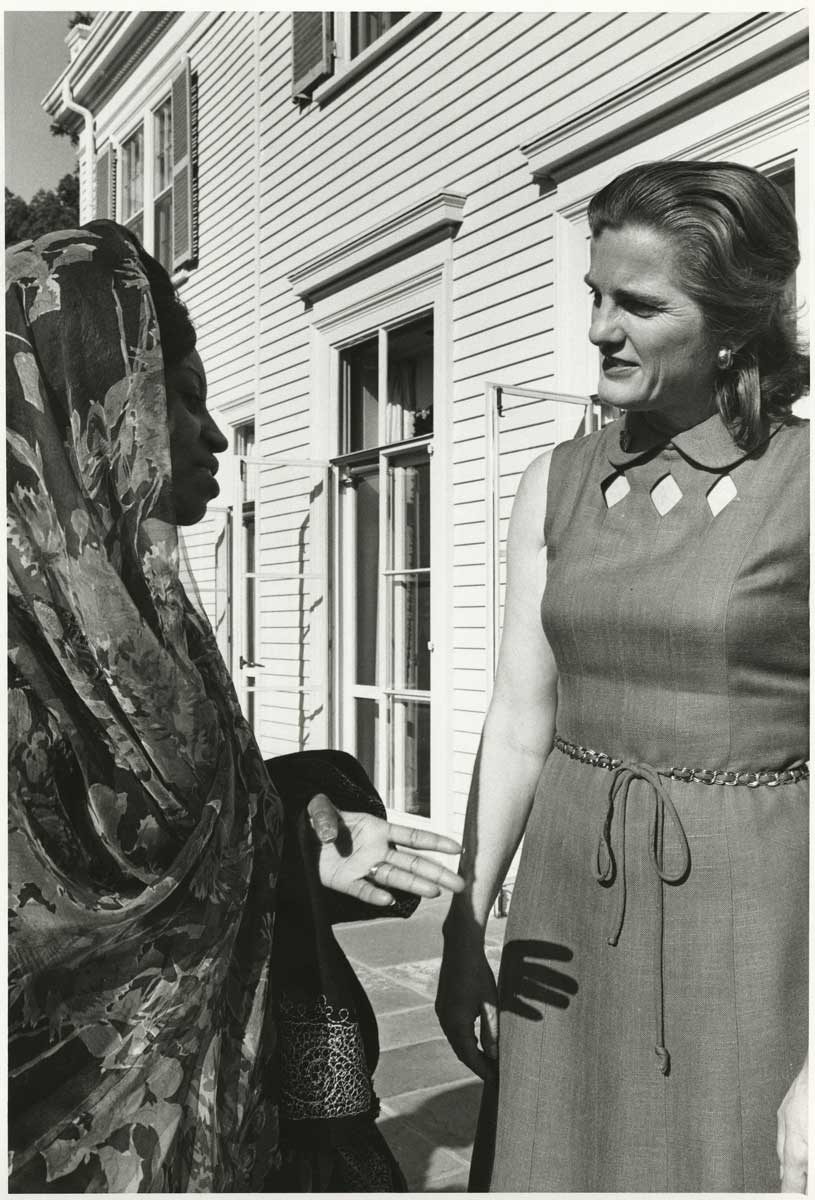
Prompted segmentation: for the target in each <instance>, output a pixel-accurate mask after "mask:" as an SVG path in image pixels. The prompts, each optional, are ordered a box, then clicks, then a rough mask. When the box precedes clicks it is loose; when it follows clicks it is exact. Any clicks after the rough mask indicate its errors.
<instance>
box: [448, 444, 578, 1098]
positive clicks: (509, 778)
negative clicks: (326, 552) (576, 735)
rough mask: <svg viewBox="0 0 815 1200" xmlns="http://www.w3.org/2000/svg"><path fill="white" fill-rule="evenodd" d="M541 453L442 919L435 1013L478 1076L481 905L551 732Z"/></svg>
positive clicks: (512, 554)
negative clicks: (455, 887)
mask: <svg viewBox="0 0 815 1200" xmlns="http://www.w3.org/2000/svg"><path fill="white" fill-rule="evenodd" d="M550 458H551V455H550V454H545V455H542V456H541V457H540V458H538V459H536V460H535V462H534V463H532V465H531V466H530V467H529V468H528V469H527V471H526V472H525V474H524V477H523V479H522V481H521V485H520V487H519V489H518V495H517V497H516V500H515V505H514V507H513V510H512V519H511V521H510V528H509V537H508V543H507V596H506V607H505V614H504V630H503V636H502V640H501V651H500V655H499V660H498V670H497V673H496V680H495V689H494V692H493V697H492V701H491V703H490V707H489V711H488V713H487V718H486V721H485V723H484V729H483V732H482V735H481V745H480V748H479V752H478V757H477V759H476V765H475V771H474V774H473V780H472V785H471V788H470V797H469V801H468V804H467V815H466V818H465V825H464V839H463V842H464V850H463V853H462V856H461V864H460V871H461V874H462V876H463V878H464V881H465V888H464V891H463V892H461V893H460V894H459V895H457V896H455V897H454V899H453V902H452V904H451V906H450V912H449V914H448V916H447V920H446V922H445V963H444V965H443V967H442V976H441V981H440V985H439V996H438V999H437V1004H436V1008H437V1012H438V1015H439V1019H440V1021H441V1023H442V1027H443V1029H444V1031H445V1033H446V1034H447V1036H448V1038H449V1040H450V1042H451V1045H452V1046H453V1049H454V1050H455V1051H456V1053H457V1054H458V1055H459V1057H460V1058H461V1059H462V1061H464V1062H466V1063H467V1065H468V1066H470V1067H472V1069H473V1070H475V1071H477V1073H478V1074H480V1075H482V1076H483V1075H484V1074H485V1071H486V1068H485V1063H484V1056H483V1055H482V1054H480V1053H479V1052H478V1049H477V1046H476V1042H475V1038H474V1036H473V1022H474V1020H475V1019H476V1018H477V1017H478V1015H479V1011H480V1015H481V1021H482V1032H481V1040H482V1045H483V1046H484V1048H485V1050H486V1052H487V1055H488V1057H492V1056H493V1052H494V1047H495V1042H496V1039H497V1019H496V1018H495V1014H494V1011H493V1010H494V997H493V996H492V995H491V994H490V995H487V993H491V991H494V981H492V984H490V980H491V978H492V976H491V972H489V968H488V967H486V972H489V978H488V977H487V974H486V972H485V964H486V960H485V958H484V955H483V938H484V930H485V927H486V922H487V918H488V916H489V912H490V908H491V906H492V904H493V901H494V900H495V896H496V893H497V891H498V888H499V886H500V884H501V881H502V880H503V878H504V875H505V874H506V871H507V868H508V866H509V864H510V862H511V861H512V856H513V855H514V853H515V851H516V849H517V847H518V843H519V842H520V839H521V836H522V834H523V831H524V828H525V826H526V822H527V819H528V817H529V811H530V808H531V806H532V800H533V798H534V793H535V786H536V784H537V782H538V778H539V776H540V773H541V769H542V767H543V764H544V762H545V760H546V757H547V755H548V753H549V751H550V750H551V748H552V742H553V739H554V732H555V714H556V709H557V671H556V668H555V662H554V657H553V655H552V651H551V649H550V647H549V644H548V642H547V640H546V637H545V635H544V632H543V629H542V627H541V620H540V597H541V593H542V591H543V581H544V572H545V548H544V535H543V526H544V516H545V507H546V488H547V483H548V478H549V463H550Z"/></svg>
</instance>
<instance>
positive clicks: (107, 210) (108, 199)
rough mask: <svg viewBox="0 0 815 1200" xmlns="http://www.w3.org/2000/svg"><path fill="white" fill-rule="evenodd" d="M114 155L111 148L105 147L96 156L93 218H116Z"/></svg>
mask: <svg viewBox="0 0 815 1200" xmlns="http://www.w3.org/2000/svg"><path fill="white" fill-rule="evenodd" d="M115 195H116V155H115V154H114V152H113V147H112V146H110V145H107V146H105V148H104V150H102V151H101V153H100V154H97V156H96V205H95V210H94V216H96V217H98V218H110V220H113V219H114V218H115V216H116V204H115Z"/></svg>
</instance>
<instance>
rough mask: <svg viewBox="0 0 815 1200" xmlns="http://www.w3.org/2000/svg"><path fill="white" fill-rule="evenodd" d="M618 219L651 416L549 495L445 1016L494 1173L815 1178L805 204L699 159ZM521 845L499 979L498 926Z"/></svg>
mask: <svg viewBox="0 0 815 1200" xmlns="http://www.w3.org/2000/svg"><path fill="white" fill-rule="evenodd" d="M589 223H590V226H591V232H592V242H591V266H590V269H589V273H588V275H587V277H586V283H587V285H588V287H589V290H590V292H591V295H592V298H593V310H592V321H591V329H590V334H589V336H590V339H591V341H592V343H593V344H594V345H595V346H597V347H598V350H599V355H600V375H599V385H598V393H599V396H600V399H601V400H603V401H606V402H608V403H609V404H611V405H614V406H616V407H617V408H618V409H619V410H620V411H621V413H622V416H621V419H619V420H617V421H614V422H613V423H612V424H610V425H608V426H606V427H605V428H604V429H602V430H600V431H598V432H596V433H593V434H590V435H589V436H587V437H582V438H579V439H577V440H574V441H571V442H567V443H564V444H562V445H560V446H557V447H556V448H555V449H554V451H552V452H551V453H549V454H546V455H544V456H542V457H541V458H539V459H538V460H537V461H536V462H534V463H533V464H532V466H531V467H530V468H529V469H528V471H527V472H526V474H525V476H524V479H523V481H522V483H521V486H520V490H519V493H518V497H517V499H516V502H515V508H514V512H513V516H512V522H511V526H510V533H509V552H508V562H509V572H508V588H507V603H506V619H505V626H504V633H503V641H502V645H501V655H500V661H499V666H498V672H497V678H496V682H495V690H494V695H493V699H492V702H491V705H490V709H489V713H488V715H487V719H486V723H485V726H484V733H483V737H482V743H481V748H480V752H479V756H478V760H477V764H476V770H475V774H474V780H473V786H472V791H471V797H470V802H469V805H468V813H467V820H466V826H465V838H464V842H465V849H464V854H463V857H462V873H463V875H464V877H465V880H466V885H467V886H466V890H465V892H464V893H462V894H461V895H460V896H459V897H457V898H455V899H454V900H453V902H452V906H451V910H450V914H449V916H448V918H447V922H446V926H445V955H444V962H443V967H442V974H441V979H440V984H439V996H438V1000H437V1011H438V1014H439V1018H440V1020H441V1023H442V1026H443V1028H444V1030H445V1032H446V1034H447V1036H448V1038H449V1040H450V1042H451V1044H452V1045H453V1048H454V1049H455V1050H456V1052H457V1054H458V1055H459V1057H460V1058H461V1059H462V1060H463V1061H464V1062H466V1063H467V1064H468V1065H469V1066H470V1067H471V1068H472V1069H473V1070H474V1071H475V1072H476V1073H477V1074H479V1075H481V1076H482V1078H484V1079H485V1081H486V1084H485V1092H484V1100H483V1104H482V1111H481V1115H480V1119H479V1129H478V1134H477V1137H476V1146H475V1152H474V1158H473V1167H472V1175H471V1181H470V1184H471V1188H472V1189H473V1190H487V1189H491V1190H496V1191H508V1192H524V1191H587V1192H593V1191H598V1192H600V1191H611V1192H614V1191H621V1192H622V1191H632V1192H650V1191H665V1192H670V1191H749V1192H766V1191H772V1190H777V1189H778V1187H779V1182H780V1184H781V1186H782V1188H783V1189H784V1190H801V1189H802V1188H803V1186H804V1184H805V1180H806V1174H805V1173H806V1066H805V1059H806V1028H807V963H806V957H807V940H808V939H807V893H808V871H807V867H808V864H807V843H808V833H807V815H808V807H807V796H808V787H807V768H806V761H807V731H808V713H807V678H808V668H807V633H808V620H807V581H808V565H807V547H808V532H807V514H808V466H807V463H808V428H807V425H806V423H805V422H803V421H801V420H799V419H797V418H796V417H794V416H792V415H791V411H790V409H791V405H792V403H793V402H794V401H795V400H796V399H797V398H798V397H799V396H800V395H801V392H802V391H803V390H804V387H805V379H806V374H805V367H806V360H805V357H804V356H803V355H802V354H801V353H800V352H799V351H798V350H797V348H796V343H795V332H794V331H795V320H794V305H795V298H794V288H793V282H792V281H793V279H794V272H795V268H796V266H797V264H798V261H799V255H798V244H797V232H796V226H795V218H794V215H793V212H792V210H791V208H790V206H789V205H788V203H787V201H786V198H785V197H784V196H783V194H782V193H781V191H780V190H779V189H778V188H777V187H776V186H775V185H774V184H773V183H772V182H771V181H770V180H768V179H767V178H765V177H764V176H762V175H761V174H759V173H758V172H756V171H753V170H751V169H749V168H746V167H742V166H737V165H734V164H727V163H702V162H684V163H682V162H677V163H658V164H652V165H650V166H643V167H638V168H635V169H633V170H631V171H628V172H626V173H625V174H624V175H622V176H620V177H619V178H618V179H616V180H614V181H613V182H612V183H611V184H610V185H609V186H608V187H606V188H604V189H603V190H602V191H601V192H600V193H599V194H598V195H597V196H595V198H594V200H593V201H592V203H591V206H590V208H589ZM544 572H545V579H546V582H545V590H544V591H543V595H542V599H541V586H540V581H541V577H542V575H543V574H544ZM522 835H525V836H524V846H523V852H522V856H521V863H520V867H519V871H518V876H517V879H516V883H515V888H514V892H513V899H512V908H511V912H510V916H509V920H508V924H507V931H506V941H505V946H504V954H503V959H502V966H501V972H500V980H499V986H498V988H497V989H496V985H495V981H494V979H493V976H492V973H491V971H490V968H489V965H488V963H487V960H486V957H485V955H484V946H483V931H484V925H485V921H486V918H487V916H488V913H489V911H490V907H491V905H492V903H493V901H494V898H495V895H496V892H497V890H498V887H499V885H500V883H501V881H502V879H503V877H504V874H505V872H506V870H507V868H508V866H509V864H510V862H511V860H512V857H513V855H514V853H515V851H516V848H517V846H518V844H519V842H520V839H521V836H522ZM476 1022H480V1031H479V1032H480V1044H479V1040H478V1039H477V1037H476V1031H475V1029H474V1026H475V1024H476Z"/></svg>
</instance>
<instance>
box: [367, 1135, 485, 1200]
mask: <svg viewBox="0 0 815 1200" xmlns="http://www.w3.org/2000/svg"><path fill="white" fill-rule="evenodd" d="M377 1124H378V1125H379V1129H380V1131H381V1133H382V1135H383V1137H384V1138H385V1140H386V1142H387V1143H388V1145H389V1146H390V1148H391V1150H392V1151H393V1153H394V1155H395V1157H396V1160H397V1162H398V1163H399V1166H400V1167H401V1168H402V1171H403V1172H404V1175H405V1178H406V1180H407V1183H408V1187H409V1188H410V1190H411V1191H414V1192H423V1191H429V1190H431V1187H430V1184H431V1181H433V1180H435V1179H438V1178H444V1179H451V1178H453V1177H458V1175H459V1174H460V1172H462V1171H463V1170H465V1169H466V1164H465V1163H464V1162H463V1161H462V1159H461V1158H460V1157H459V1156H457V1155H455V1154H451V1153H450V1151H449V1150H447V1149H445V1147H444V1146H441V1145H439V1143H438V1139H437V1138H432V1137H427V1136H426V1134H424V1133H422V1132H421V1130H419V1129H416V1128H415V1127H414V1126H413V1125H411V1123H410V1121H409V1120H407V1119H406V1118H403V1117H381V1118H380V1119H379V1121H378V1122H377Z"/></svg>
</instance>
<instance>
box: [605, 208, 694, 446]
mask: <svg viewBox="0 0 815 1200" xmlns="http://www.w3.org/2000/svg"><path fill="white" fill-rule="evenodd" d="M680 253H681V251H680V250H679V247H678V245H677V243H676V242H675V241H674V240H673V239H672V238H670V237H668V236H666V235H665V234H663V233H660V232H658V231H657V230H653V229H648V228H645V227H643V226H639V225H626V226H623V227H622V228H621V229H604V230H603V231H602V232H601V233H599V234H598V235H597V236H596V237H594V238H592V242H591V265H590V267H589V273H588V275H587V276H586V283H587V284H588V285H589V288H590V290H591V293H592V298H593V306H592V319H591V328H590V330H589V338H590V339H591V341H592V343H593V344H594V345H595V346H597V348H598V349H599V351H600V378H599V383H598V387H597V392H598V396H599V398H600V400H603V401H605V402H607V403H609V404H614V405H616V406H617V407H618V408H621V409H623V410H626V411H628V410H632V411H647V412H649V413H652V414H653V415H654V416H656V417H658V418H659V423H660V424H662V425H663V426H664V427H665V428H667V429H676V430H678V429H684V428H688V427H689V426H691V425H694V424H696V423H697V422H698V421H701V420H703V419H704V418H705V417H706V416H708V415H709V414H710V413H711V412H712V411H713V381H714V376H715V373H716V351H717V349H718V346H717V345H715V344H714V342H713V341H712V339H711V337H710V335H709V333H708V332H707V329H706V325H707V322H706V319H705V315H704V313H703V312H702V309H701V308H700V307H699V305H698V304H697V303H696V301H695V300H693V299H692V298H691V297H690V296H689V295H687V293H686V292H685V291H683V288H682V283H681V275H680V272H679V270H678V258H679V254H680Z"/></svg>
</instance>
